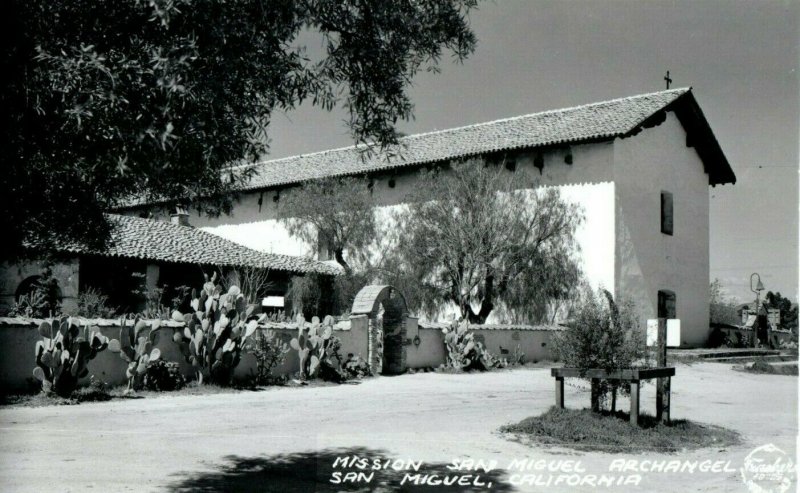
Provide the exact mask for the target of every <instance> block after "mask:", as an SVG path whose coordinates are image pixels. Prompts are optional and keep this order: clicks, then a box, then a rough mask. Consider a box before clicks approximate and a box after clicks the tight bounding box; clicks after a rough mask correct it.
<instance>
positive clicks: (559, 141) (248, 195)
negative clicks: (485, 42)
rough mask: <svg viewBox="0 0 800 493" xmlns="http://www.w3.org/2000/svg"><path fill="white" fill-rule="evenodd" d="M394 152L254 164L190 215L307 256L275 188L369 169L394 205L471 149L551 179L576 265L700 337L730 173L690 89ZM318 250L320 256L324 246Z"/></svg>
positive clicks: (145, 209)
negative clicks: (217, 211)
mask: <svg viewBox="0 0 800 493" xmlns="http://www.w3.org/2000/svg"><path fill="white" fill-rule="evenodd" d="M397 151H398V153H397V154H398V155H397V156H395V157H393V158H392V159H387V158H386V157H384V156H382V155H376V156H373V157H370V158H367V159H363V156H362V155H361V154H360V153H359V151H358V150H357V148H354V147H347V148H341V149H334V150H329V151H323V152H317V153H313V154H306V155H300V156H294V157H289V158H284V159H277V160H272V161H267V162H263V163H259V164H257V165H255V177H254V179H253V180H252V181H251V182H250V183H249V184H247V185H246V186H245V187H244V188H242V189H241V190H240V191H241V197H240V201H239V202H238V205H236V206H235V208H234V210H233V211H232V214H230V215H229V216H221V217H218V218H209V217H203V216H200V215H197V216H196V217H194V218H193V220H192V222H193V223H194V224H195V225H197V226H198V227H201V228H203V229H205V230H206V231H211V232H213V233H215V234H218V235H220V236H223V237H226V238H228V239H230V240H232V241H237V242H240V243H242V244H244V245H247V246H249V247H251V248H254V249H258V250H262V251H269V252H275V253H282V254H294V255H298V254H308V255H319V253H318V252H320V251H322V252H324V250H325V249H318V245H307V244H303V243H301V242H299V241H298V240H297V239H295V238H291V237H290V236H289V235H288V233H287V231H286V229H285V227H284V226H283V225H282V224H281V222H280V211H279V204H280V200H281V197H283V196H285V194H289V193H292V188H293V187H296V186H297V185H298V184H300V183H302V182H304V181H308V180H314V179H318V178H322V177H328V176H345V175H356V176H366V177H368V178H369V183H370V188H371V190H372V193H373V196H374V197H375V199H376V201H377V202H378V204H379V207H381V208H382V209H387V208H390V207H395V206H398V205H400V204H403V203H404V202H405V201H406V200H407V199H406V197H407V195H408V194H409V192H411V191H412V190H414V189H415V187H417V184H418V182H417V180H418V171H419V170H420V168H424V167H441V168H444V169H445V170H446V169H447V168H448V167H449V165H450V163H451V162H452V161H454V160H459V159H463V158H468V157H482V158H484V159H486V160H487V161H488V162H495V163H498V164H497V165H498V166H505V168H506V169H507V170H508V172H509V173H514V174H516V175H517V176H518V179H517V182H518V183H519V186H520V187H521V188H528V189H531V190H533V189H535V188H537V187H542V186H557V187H559V188H560V189H561V190H562V192H563V196H564V197H565V198H566V199H568V200H571V201H573V202H575V203H578V204H580V205H582V206H583V208H584V210H585V215H586V222H585V224H584V226H583V227H582V228H581V230H580V231H579V232H578V235H577V236H578V237H577V240H578V243H579V244H580V246H581V248H582V258H583V260H582V263H583V269H584V271H585V273H586V274H587V276H588V278H589V280H590V282H591V283H592V284H593V285H595V286H600V285H602V286H605V287H606V288H609V289H610V290H612V291H613V292H614V293H615V295H616V296H617V297H626V298H631V299H633V301H634V302H635V303H636V305H637V307H638V308H639V310H640V314H641V318H642V324H644V321H645V319H647V318H653V317H670V318H672V317H677V318H680V319H681V320H682V329H683V331H682V339H683V341H682V343H683V345H685V346H700V345H703V344H705V342H706V339H707V337H708V334H709V307H708V295H707V291H708V283H709V241H708V234H709V192H708V187H709V186H716V185H723V184H729V183H735V181H736V177H735V175H734V173H733V171H732V170H731V167H730V165H729V163H728V161H727V159H726V157H725V155H724V154H723V152H722V150H721V149H720V146H719V144H718V143H717V140H716V138H715V136H714V134H713V132H712V131H711V128H710V127H709V125H708V122H707V121H706V119H705V117H704V115H703V112H702V110H701V109H700V106H699V105H698V103H697V100H696V99H695V97H694V94H693V93H692V91H691V89H686V88H684V89H674V90H667V91H662V92H657V93H652V94H644V95H638V96H631V97H626V98H622V99H615V100H611V101H605V102H600V103H595V104H589V105H584V106H578V107H573V108H566V109H560V110H555V111H547V112H542V113H535V114H530V115H524V116H518V117H514V118H508V119H503V120H496V121H492V122H487V123H480V124H476V125H470V126H466V127H460V128H454V129H449V130H442V131H437V132H429V133H423V134H418V135H411V136H408V137H404V138H402V139H401V147H400V148H399V149H397ZM178 202H179V201H178V200H175V201H164V202H161V203H149V204H143V203H140V204H132V205H131V206H130V207H128V208H126V209H125V210H123V211H121V212H122V213H125V214H133V215H136V214H144V215H153V216H155V217H157V218H167V216H168V215H169V213H170V211H171V210H172V208H173V207H174V205H175V204H176V203H178ZM322 255H323V257H322V258H321V260H324V259H325V257H324V253H323V254H322Z"/></svg>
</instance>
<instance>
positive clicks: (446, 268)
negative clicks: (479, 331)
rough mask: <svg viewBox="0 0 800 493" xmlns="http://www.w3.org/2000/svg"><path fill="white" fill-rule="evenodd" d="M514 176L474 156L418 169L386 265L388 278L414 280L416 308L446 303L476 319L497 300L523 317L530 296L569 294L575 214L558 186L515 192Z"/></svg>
mask: <svg viewBox="0 0 800 493" xmlns="http://www.w3.org/2000/svg"><path fill="white" fill-rule="evenodd" d="M515 179H516V176H515V174H514V173H509V172H508V171H506V170H505V169H504V168H503V167H502V166H500V167H498V166H493V165H487V164H485V163H484V162H482V161H478V160H472V161H469V162H466V163H458V164H454V165H453V167H452V171H448V170H442V171H433V172H423V174H422V176H421V177H420V180H419V181H418V183H419V184H420V187H419V188H418V190H416V191H415V192H414V193H413V194H412V196H411V202H410V205H409V208H408V212H407V213H404V214H402V215H399V216H398V228H397V231H398V243H397V248H395V249H394V255H396V257H395V259H394V261H393V262H391V263H387V265H389V267H388V269H389V270H394V277H396V278H406V279H410V280H412V282H411V283H407V284H416V285H418V286H419V289H418V290H417V291H416V293H415V296H414V297H412V299H414V302H415V303H418V305H416V306H418V307H420V308H422V309H423V311H428V312H430V311H432V310H435V308H436V307H438V306H441V305H442V304H445V303H449V302H452V303H455V305H456V306H457V307H458V308H459V310H460V311H461V316H462V317H463V318H466V319H468V320H469V321H470V322H471V323H483V322H485V321H486V318H487V317H488V316H489V314H490V313H491V312H492V311H493V310H494V309H495V307H496V306H498V304H503V305H505V306H507V307H509V308H511V309H513V310H516V311H517V312H519V313H521V314H522V315H523V316H529V315H535V313H531V311H534V312H535V310H536V308H528V306H529V305H531V304H536V303H541V302H542V300H541V299H539V300H537V299H534V298H535V297H542V298H545V299H546V298H555V297H559V296H566V295H568V294H569V292H570V286H572V285H573V283H574V282H575V279H576V276H577V266H576V265H575V264H574V260H573V258H572V255H571V254H572V253H574V252H575V250H576V249H577V245H576V243H575V239H574V233H575V229H576V227H577V226H578V224H579V223H580V222H581V221H582V214H581V212H580V210H579V208H578V207H577V206H576V205H572V204H569V203H567V202H565V201H564V200H563V199H562V198H561V196H560V193H559V191H558V190H557V189H554V188H549V189H539V190H517V189H516V187H515V183H514V180H515ZM432 199H433V200H432ZM392 282H394V281H392ZM531 283H541V284H539V285H537V286H535V287H534V286H530V284H531ZM398 284H401V283H398ZM575 284H577V283H575ZM473 307H477V309H475V308H473Z"/></svg>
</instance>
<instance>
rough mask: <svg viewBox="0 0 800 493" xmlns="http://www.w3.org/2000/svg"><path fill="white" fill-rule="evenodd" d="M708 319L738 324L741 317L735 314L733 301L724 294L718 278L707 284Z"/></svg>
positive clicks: (720, 322)
mask: <svg viewBox="0 0 800 493" xmlns="http://www.w3.org/2000/svg"><path fill="white" fill-rule="evenodd" d="M708 307H709V312H708V313H709V319H710V320H709V321H710V322H711V323H712V324H714V323H718V324H730V325H739V324H740V323H741V319H740V318H739V316H737V314H736V305H735V303H734V302H733V301H732V300H731V299H730V298H728V297H727V296H725V292H724V288H723V287H722V283H721V282H720V280H719V279H714V281H713V282H712V283H711V284H709V286H708Z"/></svg>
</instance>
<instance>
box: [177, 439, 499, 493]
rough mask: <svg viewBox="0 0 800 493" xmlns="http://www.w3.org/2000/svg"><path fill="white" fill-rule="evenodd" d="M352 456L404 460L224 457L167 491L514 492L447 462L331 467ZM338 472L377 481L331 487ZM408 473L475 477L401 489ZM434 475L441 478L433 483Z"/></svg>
mask: <svg viewBox="0 0 800 493" xmlns="http://www.w3.org/2000/svg"><path fill="white" fill-rule="evenodd" d="M354 456H357V457H358V458H365V459H368V460H369V464H370V465H371V464H372V463H373V460H374V459H375V460H379V461H380V464H385V463H386V461H389V464H391V463H392V461H393V460H395V459H400V458H399V457H392V456H390V455H388V454H387V452H386V451H383V450H374V449H367V448H363V447H355V448H342V449H326V450H322V451H320V452H304V453H294V454H280V455H272V456H261V457H238V456H227V457H225V458H224V460H225V463H224V464H221V465H220V466H219V469H218V470H216V471H212V472H200V473H178V474H177V476H179V477H180V476H182V477H180V478H179V479H177V480H176V481H175V482H174V483H172V484H171V485H169V487H168V488H167V489H168V491H172V492H190V491H201V492H210V491H215V492H216V491H226V492H240V491H259V492H334V491H358V492H390V491H402V492H417V491H429V492H434V491H436V492H455V491H459V492H461V491H466V492H478V491H492V492H508V491H512V488H511V486H510V485H508V484H506V483H504V482H503V481H502V477H503V475H504V472H503V471H499V470H495V471H490V472H489V473H486V472H484V471H483V470H479V471H460V472H459V471H450V470H448V469H447V467H446V466H447V464H444V463H435V464H433V463H422V465H421V467H420V468H419V471H415V470H413V469H411V470H399V471H397V470H394V469H392V468H391V467H389V468H386V469H380V470H377V471H373V470H371V469H370V468H369V467H367V468H365V469H363V470H362V469H358V468H355V467H354V468H349V469H345V468H342V467H337V468H335V469H334V467H333V463H334V461H335V460H336V459H337V458H340V457H354ZM334 472H341V473H342V478H344V475H345V474H346V473H348V472H356V473H358V472H362V473H365V474H369V473H372V472H374V476H373V477H372V479H371V481H369V482H366V481H363V480H362V481H361V482H359V483H348V484H346V483H340V484H335V483H332V482H331V480H332V478H333V477H334V476H333V473H334ZM406 474H411V475H417V474H419V475H420V478H422V477H424V475H428V479H429V480H431V481H432V482H435V481H436V480H437V479H438V480H439V481H443V480H444V478H445V477H449V478H450V479H452V478H454V477H456V476H459V475H460V476H468V475H470V474H471V475H472V477H471V478H469V479H470V481H469V484H467V485H465V484H463V483H462V484H461V485H459V484H458V483H456V484H453V485H450V486H447V485H445V484H444V482H442V483H441V484H438V485H433V484H423V483H424V480H420V481H419V484H415V482H414V481H409V480H406V481H405V483H404V484H401V482H403V479H404V477H405V476H406ZM433 475H436V476H437V477H436V478H434V477H433ZM476 475H478V476H480V479H479V483H480V484H479V485H475V484H474V483H473V481H472V479H474V478H475V476H476ZM456 479H457V478H456ZM481 484H482V485H481ZM490 486H491V487H490Z"/></svg>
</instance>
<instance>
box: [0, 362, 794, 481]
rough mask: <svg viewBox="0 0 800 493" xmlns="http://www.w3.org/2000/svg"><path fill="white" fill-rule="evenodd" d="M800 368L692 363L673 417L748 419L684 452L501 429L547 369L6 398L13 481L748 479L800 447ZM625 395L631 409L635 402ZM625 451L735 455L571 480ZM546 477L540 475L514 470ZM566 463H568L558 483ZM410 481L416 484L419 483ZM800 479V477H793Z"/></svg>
mask: <svg viewBox="0 0 800 493" xmlns="http://www.w3.org/2000/svg"><path fill="white" fill-rule="evenodd" d="M797 382H798V380H797V377H792V376H782V375H754V374H748V373H744V372H737V371H733V370H732V369H731V365H726V364H716V363H699V364H693V365H679V366H678V370H677V376H676V377H675V378H674V379H673V384H672V388H673V393H672V401H673V407H672V415H673V418H674V419H681V418H684V419H691V420H693V421H698V422H704V423H711V424H718V425H721V426H725V427H728V428H731V429H734V430H736V431H738V432H740V433H741V434H742V438H743V442H744V443H743V444H742V445H739V446H735V447H731V448H730V449H717V448H711V449H703V450H700V451H694V452H687V453H679V454H671V455H667V454H638V455H635V456H634V455H626V454H613V455H612V454H605V453H597V452H592V453H583V452H581V453H578V452H571V451H567V450H563V449H562V450H559V449H553V448H548V449H545V448H542V447H531V446H528V445H524V444H522V443H518V442H514V441H510V440H508V439H507V438H506V437H503V436H501V435H500V434H498V433H497V432H496V430H497V429H498V428H499V427H500V426H501V425H503V424H506V423H510V422H516V421H519V420H521V419H522V418H525V417H527V416H531V415H535V414H540V413H542V412H544V411H545V410H546V409H547V408H548V407H549V406H550V405H551V404H552V403H553V400H554V396H553V394H554V391H553V387H554V385H553V381H552V378H551V377H550V372H549V370H547V369H528V368H525V369H518V370H512V371H497V372H491V373H484V374H469V375H466V374H464V375H450V374H434V373H424V374H415V375H404V376H399V377H379V378H373V379H368V380H366V381H363V382H361V383H360V384H357V385H342V386H338V387H317V388H276V389H271V390H267V391H261V392H241V393H235V394H218V395H208V396H200V397H198V396H181V397H169V396H164V397H156V398H148V399H137V400H125V401H111V402H102V403H87V404H81V405H79V406H50V407H40V408H25V407H13V408H11V407H6V408H2V409H0V491H3V492H6V491H8V492H24V491H35V492H45V491H98V492H106V491H339V490H346V488H345V486H344V485H341V484H339V485H337V484H334V483H332V481H336V480H337V479H336V478H335V477H334V475H333V472H336V471H340V472H342V473H346V472H354V471H360V470H359V469H341V468H340V469H335V470H334V469H332V467H333V461H334V460H335V459H336V458H337V457H345V456H354V455H357V456H359V457H364V458H368V459H378V458H380V459H383V461H382V462H378V464H381V465H385V464H387V462H386V461H387V460H388V463H389V464H390V467H389V468H387V469H386V470H383V471H378V475H377V477H374V478H375V479H373V480H372V482H369V483H367V482H366V473H369V472H370V470H369V469H365V470H363V471H361V472H363V473H365V476H363V477H362V478H360V479H361V483H359V484H358V485H357V486H358V487H359V488H361V490H362V491H371V490H381V488H383V489H382V490H385V491H393V490H400V489H401V487H400V482H401V481H402V478H403V477H404V475H405V474H406V472H407V471H395V470H394V469H393V468H392V467H391V466H392V465H393V466H396V467H397V468H401V467H404V464H403V463H405V465H407V461H409V460H411V461H423V464H422V466H421V468H420V472H421V473H428V474H438V475H439V476H444V475H448V474H449V475H451V476H452V475H456V474H461V476H463V477H462V481H469V482H470V484H471V486H470V487H467V486H461V487H458V486H456V487H454V488H451V489H450V490H447V489H445V488H443V487H441V486H438V487H433V488H429V489H428V490H429V491H442V490H443V489H444V490H445V491H466V490H470V491H598V490H601V491H602V490H605V491H620V490H621V491H664V492H672V491H703V492H721V491H726V492H727V491H743V492H744V491H747V490H748V489H747V487H746V485H745V483H744V482H743V480H742V476H741V473H740V468H741V467H742V464H743V461H744V458H745V457H746V456H747V455H748V454H749V453H750V452H751V451H752V450H753V449H754V448H756V447H758V446H761V445H766V444H774V445H775V446H777V447H779V448H780V449H782V450H783V451H785V452H786V453H787V454H788V455H789V456H790V457H791V458H793V459H794V458H795V453H796V446H797V436H798V425H797V398H798V394H797V393H798V389H797ZM588 400H589V397H588V394H587V393H586V392H585V391H584V390H581V389H579V388H577V387H574V386H568V387H567V391H566V402H567V407H575V408H578V407H585V406H586V405H588ZM621 405H622V407H623V408H625V407H626V406H627V401H622V402H621ZM642 408H643V410H645V411H650V412H652V409H653V408H654V388H653V386H652V385H649V386H647V387H646V388H645V389H644V391H643V395H642ZM620 458H624V459H630V458H636V459H651V460H682V461H683V460H686V461H704V460H707V459H708V460H712V461H724V462H729V464H728V465H727V467H723V471H722V472H712V471H706V472H701V471H699V470H695V472H694V473H689V472H683V473H673V472H646V471H645V472H642V473H641V474H640V478H639V479H638V484H637V485H629V486H627V487H624V486H623V487H620V486H618V485H616V483H615V485H614V486H597V487H594V486H591V484H590V483H583V486H580V485H579V486H569V485H568V484H566V481H568V480H569V481H571V480H572V479H574V478H575V476H574V475H572V476H570V474H571V472H570V469H571V468H572V469H575V465H574V462H576V461H579V465H578V466H577V469H578V472H580V474H579V476H578V479H581V478H583V479H582V480H583V481H586V479H585V478H586V476H587V475H588V476H591V475H595V476H600V475H603V474H606V475H609V474H612V475H616V476H614V477H617V478H618V477H623V479H627V480H630V481H634V480H636V477H635V475H633V474H632V471H628V472H625V473H622V472H610V471H609V469H610V467H612V466H613V465H614V464H615V462H614V461H615V460H618V459H620ZM398 459H399V461H397V462H392V460H398ZM454 459H459V460H460V461H461V463H462V465H465V464H468V463H465V462H464V461H465V460H466V459H473V460H476V461H477V460H483V461H484V462H485V463H486V465H491V463H490V461H492V460H495V461H497V466H496V468H495V470H492V471H489V472H486V471H484V470H480V471H467V470H462V471H460V472H458V471H451V470H449V469H447V467H446V466H447V465H448V464H451V463H452V461H453V460H454ZM514 459H532V460H531V464H533V463H534V462H535V461H538V460H540V459H544V460H546V461H548V462H545V463H544V464H546V465H545V466H542V467H553V468H556V469H557V470H556V471H554V472H548V471H547V470H545V471H541V470H535V469H532V470H529V471H525V472H520V471H516V470H515V471H508V470H507V469H506V468H507V466H508V465H509V463H510V462H511V461H512V460H514ZM569 461H572V462H573V464H572V465H570V462H569ZM370 464H371V462H370ZM540 464H541V463H540ZM616 464H619V463H618V462H617V463H616ZM537 467H538V466H537ZM582 471H585V472H582ZM573 472H574V471H573ZM468 474H473V475H474V474H479V475H480V479H479V481H478V483H477V485H476V484H475V483H474V481H475V478H474V476H473V477H468V479H464V477H467V475H468ZM537 475H538V476H537ZM567 476H570V477H569V478H567ZM630 476H634V477H633V479H631V478H630ZM537 477H538V481H539V484H538V485H537V484H533V485H530V484H529V485H518V484H511V483H512V480H513V482H515V483H519V482H522V480H523V479H526V478H527V479H528V481H530V482H535V481H536V480H537ZM548 477H550V479H547V478H548ZM556 477H561V480H559V482H558V483H557V484H556V483H555V481H556V480H555V478H556ZM341 478H342V479H343V478H344V474H342V477H341ZM429 479H430V477H429ZM617 480H619V479H617ZM490 481H491V487H490V486H489V484H487V483H488V482H490ZM547 481H551V483H550V484H549V485H548V484H547ZM381 483H382V484H381ZM462 484H465V483H462ZM404 487H405V488H406V489H405V490H403V491H416V490H415V489H414V488H410V487H408V483H406V485H405V486H404ZM470 488H471V489H470ZM794 490H795V488H794V485H792V486H791V487H790V489H789V490H788V491H794ZM776 491H777V490H776Z"/></svg>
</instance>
